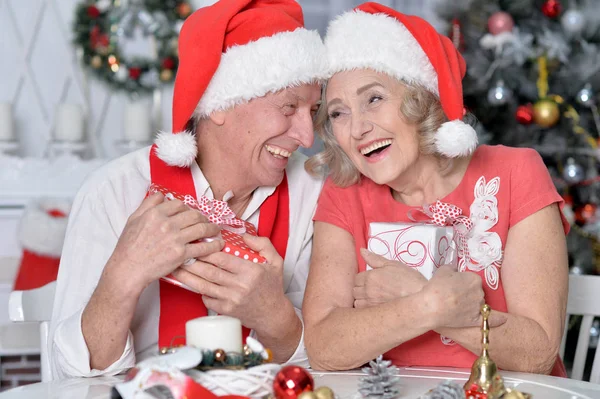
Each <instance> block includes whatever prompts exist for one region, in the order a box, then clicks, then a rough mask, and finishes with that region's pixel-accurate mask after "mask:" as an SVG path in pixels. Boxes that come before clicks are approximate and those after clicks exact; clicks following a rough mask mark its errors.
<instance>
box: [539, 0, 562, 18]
mask: <svg viewBox="0 0 600 399" xmlns="http://www.w3.org/2000/svg"><path fill="white" fill-rule="evenodd" d="M561 11H562V4H561V3H560V1H559V0H546V2H545V3H544V4H543V5H542V12H543V13H544V15H545V16H547V17H548V18H552V19H554V18H556V17H558V16H559V15H560V13H561Z"/></svg>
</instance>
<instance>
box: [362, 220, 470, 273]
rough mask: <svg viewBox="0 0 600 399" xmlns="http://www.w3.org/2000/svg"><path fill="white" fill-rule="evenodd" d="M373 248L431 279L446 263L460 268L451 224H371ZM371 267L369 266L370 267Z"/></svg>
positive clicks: (373, 250) (371, 246)
mask: <svg viewBox="0 0 600 399" xmlns="http://www.w3.org/2000/svg"><path fill="white" fill-rule="evenodd" d="M368 249H369V251H371V252H373V253H375V254H377V255H381V256H383V257H384V258H386V259H389V260H395V261H400V262H402V263H404V264H405V265H407V266H409V267H413V268H415V269H417V270H418V271H419V272H420V273H421V274H422V275H423V276H425V278H426V279H427V280H429V279H430V278H431V277H432V276H433V274H434V273H435V272H436V270H437V269H438V268H439V267H441V266H444V265H452V266H454V267H457V265H458V256H457V255H458V254H457V250H456V243H455V242H454V229H453V228H452V227H451V226H446V227H439V226H436V225H430V224H422V223H418V224H417V223H380V222H377V223H371V224H370V225H369V241H368ZM370 268H371V267H370V266H369V265H367V270H369V269H370Z"/></svg>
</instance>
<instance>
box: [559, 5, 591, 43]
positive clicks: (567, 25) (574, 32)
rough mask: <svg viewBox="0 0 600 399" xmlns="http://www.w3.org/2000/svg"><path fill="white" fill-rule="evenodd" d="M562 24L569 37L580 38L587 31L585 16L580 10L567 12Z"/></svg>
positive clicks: (561, 21)
mask: <svg viewBox="0 0 600 399" xmlns="http://www.w3.org/2000/svg"><path fill="white" fill-rule="evenodd" d="M560 23H561V24H562V27H563V29H564V31H565V33H566V34H567V35H569V36H572V37H573V36H579V35H580V34H581V32H583V30H584V29H585V16H584V15H583V13H582V12H581V11H579V10H576V9H571V10H567V11H566V12H565V13H564V14H563V16H562V18H561V20H560Z"/></svg>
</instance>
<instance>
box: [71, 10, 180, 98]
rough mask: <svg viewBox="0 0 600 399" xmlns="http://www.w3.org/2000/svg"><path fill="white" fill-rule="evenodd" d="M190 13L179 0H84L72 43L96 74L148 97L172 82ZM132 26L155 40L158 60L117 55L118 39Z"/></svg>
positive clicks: (129, 32)
mask: <svg viewBox="0 0 600 399" xmlns="http://www.w3.org/2000/svg"><path fill="white" fill-rule="evenodd" d="M126 3H127V5H125V4H126ZM191 12H192V8H191V6H190V5H189V4H188V3H187V2H185V1H182V0H137V1H136V0H129V1H127V2H125V1H124V0H86V1H84V2H82V3H81V4H79V5H78V6H77V8H76V11H75V20H74V26H73V31H74V43H75V45H76V46H77V47H78V48H80V49H82V53H83V58H82V62H83V64H84V66H86V67H88V68H89V69H90V70H91V71H92V73H93V75H94V76H96V77H97V78H99V79H100V80H102V81H104V82H106V83H108V84H109V85H110V86H111V87H113V88H115V89H117V90H124V91H127V92H130V93H140V94H142V93H148V92H151V91H153V90H154V89H156V88H158V87H159V86H160V85H161V83H170V82H172V81H173V78H174V77H175V72H176V71H177V66H178V64H179V57H178V51H177V39H178V36H179V29H181V24H182V23H183V20H184V19H185V18H187V17H188V16H189V15H190V14H191ZM136 27H139V28H142V31H143V33H144V35H146V36H152V37H153V39H154V41H155V43H156V54H157V55H158V57H157V58H150V57H131V58H128V57H127V55H126V54H124V53H123V52H122V51H121V49H120V48H119V40H121V39H123V38H126V37H131V36H133V32H134V29H135V28H136Z"/></svg>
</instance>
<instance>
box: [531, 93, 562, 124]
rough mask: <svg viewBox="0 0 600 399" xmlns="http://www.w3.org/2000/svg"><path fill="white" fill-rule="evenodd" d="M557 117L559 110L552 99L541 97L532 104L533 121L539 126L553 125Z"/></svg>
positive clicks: (558, 117)
mask: <svg viewBox="0 0 600 399" xmlns="http://www.w3.org/2000/svg"><path fill="white" fill-rule="evenodd" d="M559 119H560V110H559V109H558V104H557V103H555V102H554V101H552V100H548V99H542V100H539V101H538V102H536V103H535V104H534V105H533V121H534V122H535V123H536V124H538V125H540V126H541V127H551V126H554V125H556V123H557V122H558V120H559Z"/></svg>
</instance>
